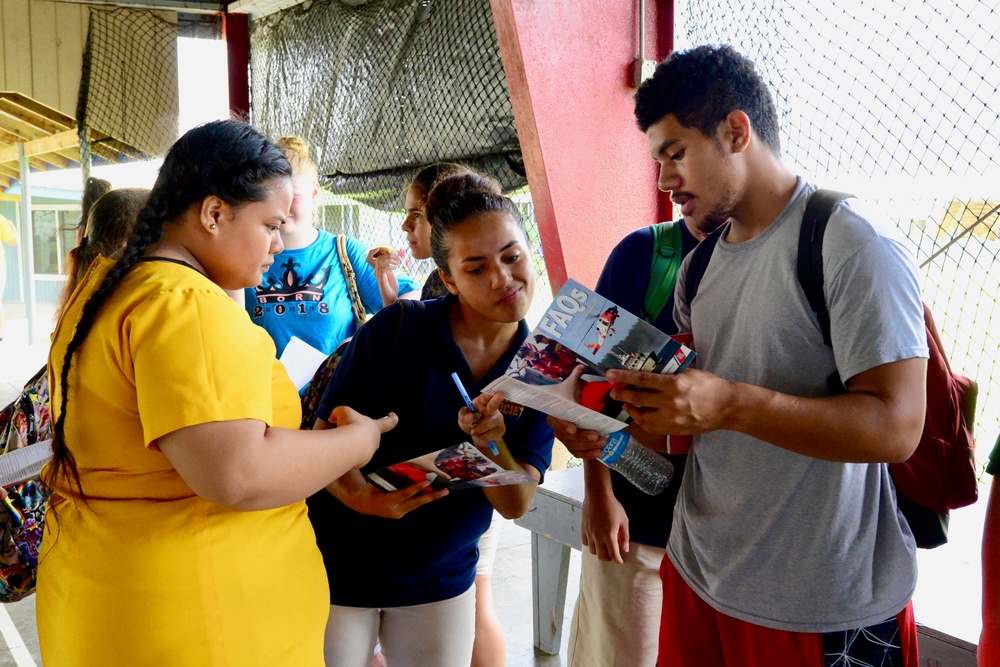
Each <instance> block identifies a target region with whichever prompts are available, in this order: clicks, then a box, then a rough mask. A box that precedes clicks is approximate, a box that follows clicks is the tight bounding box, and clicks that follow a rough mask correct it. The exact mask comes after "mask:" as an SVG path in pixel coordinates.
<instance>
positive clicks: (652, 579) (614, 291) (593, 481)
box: [569, 220, 701, 667]
mask: <svg viewBox="0 0 1000 667" xmlns="http://www.w3.org/2000/svg"><path fill="white" fill-rule="evenodd" d="M679 224H680V230H681V254H682V256H687V254H688V253H689V252H691V251H692V250H694V248H695V246H697V245H698V241H699V239H700V238H701V234H700V233H699V232H698V231H697V230H694V229H692V227H691V226H690V225H689V224H688V223H686V222H685V221H683V220H682V221H681V222H680V223H679ZM654 244H655V239H654V237H653V230H652V229H651V228H650V227H643V228H642V229H638V230H636V231H634V232H632V233H630V234H629V235H628V236H626V237H625V238H624V239H622V240H621V241H620V242H619V243H618V245H617V246H615V248H614V250H612V251H611V254H610V255H609V256H608V260H607V262H606V263H605V264H604V270H603V271H602V272H601V277H600V278H599V279H598V281H597V288H596V290H595V291H596V292H597V293H598V294H600V295H601V296H603V297H605V298H607V299H610V300H611V301H614V302H615V303H617V304H618V305H619V306H621V307H622V308H624V309H625V310H627V311H629V312H630V313H641V312H643V299H644V298H645V295H646V289H647V287H648V286H649V281H650V268H651V263H652V257H653V252H654V250H655V247H654ZM677 261H680V259H679V258H678V260H677ZM652 324H653V325H654V326H655V327H656V328H657V329H659V330H660V331H663V332H664V333H667V334H675V333H677V325H676V324H675V323H674V297H673V296H671V297H670V299H669V300H668V301H667V303H666V305H665V306H664V308H663V310H662V311H660V314H659V316H657V318H656V320H655V321H654V322H652ZM663 456H665V457H666V458H668V459H670V462H671V463H672V464H673V466H674V476H673V478H672V479H671V480H670V484H669V486H667V488H666V489H665V490H664V491H663V493H661V494H659V495H657V496H649V495H646V494H645V493H643V492H642V491H640V490H639V489H638V488H636V487H635V486H634V485H632V484H631V483H630V482H629V481H628V480H626V479H625V478H624V477H622V476H621V475H620V474H619V473H617V472H615V471H613V470H611V469H610V468H608V467H607V466H605V465H603V464H601V463H598V462H597V461H584V463H583V466H584V479H585V489H586V494H585V497H584V501H583V516H582V526H581V536H582V539H583V544H584V549H583V556H582V559H581V566H580V594H579V597H578V598H577V602H576V608H575V610H574V612H573V621H572V624H571V626H570V639H569V665H570V667H590V666H593V667H597V666H599V665H652V664H653V663H654V662H656V649H657V647H656V644H657V637H658V633H659V628H660V607H661V605H662V597H663V596H662V590H661V589H662V584H661V583H660V574H659V568H660V562H661V561H662V560H663V556H664V555H665V554H666V547H667V538H668V537H669V536H670V525H671V523H672V519H673V515H674V503H675V502H676V500H677V491H678V490H679V489H680V485H681V478H682V476H683V472H684V464H685V461H686V460H687V454H663Z"/></svg>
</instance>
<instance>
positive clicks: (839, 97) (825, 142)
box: [675, 0, 1000, 459]
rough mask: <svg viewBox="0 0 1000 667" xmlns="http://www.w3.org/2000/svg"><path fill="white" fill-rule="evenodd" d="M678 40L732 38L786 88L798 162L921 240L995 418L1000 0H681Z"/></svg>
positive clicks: (962, 365) (789, 149) (939, 296)
mask: <svg viewBox="0 0 1000 667" xmlns="http://www.w3.org/2000/svg"><path fill="white" fill-rule="evenodd" d="M675 16H676V17H677V31H676V42H677V48H684V47H686V46H694V45H697V44H710V43H728V44H732V45H733V46H734V47H735V48H736V49H738V50H739V51H741V52H742V53H744V54H746V55H747V56H749V57H750V58H752V59H753V60H754V62H755V63H756V65H757V67H758V69H759V71H760V72H761V73H762V75H763V76H764V78H765V79H766V80H767V81H768V83H769V84H770V86H771V89H772V90H773V91H774V93H775V98H776V99H775V101H776V104H777V107H778V113H779V116H780V121H781V126H782V148H783V152H784V154H785V157H786V160H787V161H788V162H789V164H790V165H792V167H793V168H794V169H795V171H796V172H798V173H800V174H803V175H804V176H805V177H807V178H809V179H810V180H812V181H813V182H815V183H817V184H819V185H820V186H822V187H833V188H835V189H839V190H844V191H847V192H851V193H853V194H856V195H858V196H859V197H861V198H863V200H864V201H865V204H866V205H867V206H868V207H870V208H871V209H872V210H873V212H874V213H875V214H876V215H881V216H883V219H886V220H891V221H892V222H893V223H894V224H895V225H896V226H897V227H898V228H899V230H900V231H901V233H903V234H904V235H905V236H906V237H907V238H908V239H909V240H910V241H911V243H912V244H913V246H914V248H915V250H916V253H917V260H918V262H919V263H920V266H921V273H922V277H923V281H924V282H923V290H924V299H925V300H926V301H927V302H928V304H930V306H931V308H932V310H933V312H934V316H935V320H936V321H937V324H938V328H939V329H940V330H941V335H942V337H943V339H944V342H945V346H946V349H947V350H948V352H949V357H950V361H951V365H952V367H953V368H954V369H955V370H956V371H957V372H961V373H963V374H965V375H968V376H970V377H972V378H974V379H976V380H977V381H978V382H979V387H980V394H979V404H978V410H977V413H978V414H977V433H978V435H977V438H978V441H979V456H980V458H981V459H985V457H986V455H987V454H988V453H989V448H990V446H991V445H992V443H993V441H994V439H995V438H996V437H997V432H998V430H1000V363H998V360H997V350H998V349H1000V306H998V299H1000V222H998V220H1000V213H998V211H1000V115H998V112H1000V91H998V83H1000V62H998V61H997V60H996V58H995V56H996V54H998V53H1000V36H998V35H997V33H996V30H995V28H996V26H997V25H1000V8H998V6H997V4H996V3H994V2H990V3H987V2H977V1H976V0H959V1H958V2H955V0H919V1H913V2H909V1H905V2H904V1H902V0H884V1H883V0H878V1H876V0H861V1H860V2H859V1H858V0H825V1H824V2H813V1H810V0H794V1H791V0H789V1H785V2H782V1H781V0H777V1H775V2H770V3H765V4H763V5H762V4H757V5H755V6H754V8H753V9H752V10H748V9H747V7H746V5H745V3H740V2H735V1H734V0H679V1H678V4H677V10H676V12H675Z"/></svg>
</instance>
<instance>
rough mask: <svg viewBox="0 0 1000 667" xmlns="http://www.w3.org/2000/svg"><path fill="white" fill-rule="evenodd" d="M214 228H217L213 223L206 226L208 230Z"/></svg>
mask: <svg viewBox="0 0 1000 667" xmlns="http://www.w3.org/2000/svg"><path fill="white" fill-rule="evenodd" d="M216 227H218V225H217V224H215V223H214V222H213V223H212V224H210V225H209V226H208V228H209V229H215V228H216Z"/></svg>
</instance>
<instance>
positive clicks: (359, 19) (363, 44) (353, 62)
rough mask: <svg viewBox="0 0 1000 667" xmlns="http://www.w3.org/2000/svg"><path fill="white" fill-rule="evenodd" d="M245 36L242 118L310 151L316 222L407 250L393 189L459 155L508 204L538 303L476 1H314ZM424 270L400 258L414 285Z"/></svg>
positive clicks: (543, 286) (540, 265) (483, 19)
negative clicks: (512, 205)
mask: <svg viewBox="0 0 1000 667" xmlns="http://www.w3.org/2000/svg"><path fill="white" fill-rule="evenodd" d="M250 43H251V53H252V54H253V57H252V58H251V97H252V104H251V106H252V122H253V124H254V125H255V126H256V127H258V128H260V129H261V130H262V131H264V132H265V133H266V134H267V135H268V136H270V137H272V138H278V137H280V136H283V135H288V134H296V135H299V136H302V137H303V138H305V139H306V141H307V142H309V144H310V145H311V146H312V149H313V157H314V159H315V160H316V163H317V166H318V167H319V172H320V180H321V181H322V184H323V186H324V188H325V189H326V190H327V193H326V194H324V202H323V205H322V206H321V208H320V216H321V217H320V224H321V225H322V226H323V227H324V228H326V229H328V230H329V231H333V232H337V233H346V234H350V235H352V236H355V237H357V238H359V239H360V240H361V241H362V242H364V243H365V244H367V245H369V246H372V245H388V246H390V247H393V248H406V247H407V245H406V243H405V235H404V234H403V233H402V232H401V231H400V229H399V227H400V225H401V224H402V220H403V216H402V209H403V191H404V189H405V187H406V185H407V184H408V183H409V181H410V179H411V178H412V177H413V175H414V174H415V173H416V172H417V171H418V170H419V169H420V168H421V167H423V166H425V165H427V164H432V163H434V162H439V161H448V162H460V163H462V164H466V165H468V166H470V167H472V168H474V169H476V170H477V171H480V172H482V173H485V174H488V175H490V176H492V177H494V178H496V179H497V180H498V181H499V182H500V183H501V185H502V186H503V188H504V191H505V192H506V193H508V194H510V195H511V196H512V197H513V198H514V199H515V201H518V202H519V205H520V206H521V209H522V213H524V214H525V222H526V225H527V226H528V232H529V239H530V240H531V241H532V250H533V258H534V261H535V269H536V275H538V276H539V279H540V280H539V285H538V289H537V293H538V295H539V296H538V299H536V302H547V301H548V299H549V295H550V293H551V288H550V287H549V284H548V278H547V274H546V272H545V263H544V258H543V256H542V249H541V243H540V242H539V240H538V230H537V226H536V225H535V221H534V216H533V214H532V207H531V200H530V196H529V195H528V193H527V190H526V187H525V186H526V185H527V180H526V178H525V176H524V168H523V164H522V162H521V154H520V144H519V143H518V140H517V132H516V130H515V128H514V114H513V111H512V110H511V106H510V98H509V94H508V91H507V81H506V77H505V76H504V72H503V64H502V62H501V60H500V52H499V48H498V46H497V40H496V32H495V29H494V25H493V15H492V12H491V10H490V4H489V0H448V2H444V1H442V0H373V1H371V2H368V3H365V4H364V5H362V6H359V7H351V6H349V5H348V4H347V3H344V2H340V0H326V1H317V2H313V3H306V4H304V5H299V6H297V7H293V8H291V9H288V10H285V11H282V12H279V13H277V14H272V15H271V16H268V17H265V18H263V19H261V20H259V21H255V22H253V24H252V25H251V39H250ZM432 269H433V263H432V262H431V261H430V260H423V261H417V260H414V259H413V258H412V257H411V256H410V255H409V254H408V251H406V253H404V255H403V270H404V271H405V272H406V273H408V274H409V275H410V276H411V277H413V278H414V279H415V280H417V281H420V282H422V281H423V280H424V279H425V278H426V276H427V275H428V274H429V273H430V271H431V270H432ZM544 305H545V304H544V303H542V306H541V307H542V308H544Z"/></svg>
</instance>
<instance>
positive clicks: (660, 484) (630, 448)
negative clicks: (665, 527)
mask: <svg viewBox="0 0 1000 667" xmlns="http://www.w3.org/2000/svg"><path fill="white" fill-rule="evenodd" d="M597 460H598V461H600V462H601V463H603V464H604V465H606V466H608V467H609V468H611V469H612V470H617V471H618V472H619V473H621V475H622V476H623V477H624V478H625V479H627V480H628V481H630V482H632V483H633V484H635V485H636V486H637V487H639V489H640V490H642V491H643V492H645V493H648V494H649V495H651V496H655V495H657V494H659V493H661V492H662V491H663V489H665V488H667V484H669V483H670V478H671V477H673V476H674V466H673V464H672V463H670V461H668V460H667V459H665V458H664V457H662V456H660V455H659V454H657V453H656V452H654V451H653V450H651V449H649V448H648V447H644V446H643V445H640V444H639V443H638V442H636V441H635V440H633V439H632V437H631V436H630V435H629V434H628V433H626V432H625V431H615V432H614V433H611V434H609V435H608V444H607V445H605V446H604V453H603V454H602V455H601V456H600V457H599V458H598V459H597Z"/></svg>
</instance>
